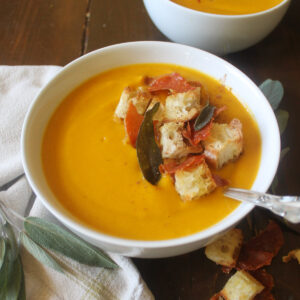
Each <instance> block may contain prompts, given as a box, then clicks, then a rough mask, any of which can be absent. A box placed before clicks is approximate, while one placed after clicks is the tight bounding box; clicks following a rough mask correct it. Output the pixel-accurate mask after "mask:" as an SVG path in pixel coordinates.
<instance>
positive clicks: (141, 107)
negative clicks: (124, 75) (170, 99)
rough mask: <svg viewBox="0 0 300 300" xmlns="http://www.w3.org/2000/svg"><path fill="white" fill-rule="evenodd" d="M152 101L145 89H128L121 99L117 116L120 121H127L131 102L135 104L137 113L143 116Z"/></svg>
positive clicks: (124, 91) (116, 112)
mask: <svg viewBox="0 0 300 300" xmlns="http://www.w3.org/2000/svg"><path fill="white" fill-rule="evenodd" d="M150 100H151V95H150V93H149V92H148V91H147V90H146V89H145V88H143V87H140V88H138V89H133V88H131V87H126V88H125V89H124V90H123V92H122V94H121V97H120V101H119V103H118V106H117V108H116V110H115V116H116V117H118V118H120V119H125V117H126V114H127V111H128V108H129V104H130V102H132V103H133V105H134V106H135V108H136V110H137V112H138V113H139V114H140V115H143V114H144V112H145V111H146V108H147V106H148V104H149V102H150Z"/></svg>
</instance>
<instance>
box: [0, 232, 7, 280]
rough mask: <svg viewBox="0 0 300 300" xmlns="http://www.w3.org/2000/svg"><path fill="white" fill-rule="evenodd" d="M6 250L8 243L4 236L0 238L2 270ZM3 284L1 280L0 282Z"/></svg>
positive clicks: (0, 265)
mask: <svg viewBox="0 0 300 300" xmlns="http://www.w3.org/2000/svg"><path fill="white" fill-rule="evenodd" d="M5 252H6V244H5V241H4V239H3V238H1V239H0V271H1V268H2V265H3V263H4V257H5ZM0 284H1V282H0Z"/></svg>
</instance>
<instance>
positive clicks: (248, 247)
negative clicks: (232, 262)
mask: <svg viewBox="0 0 300 300" xmlns="http://www.w3.org/2000/svg"><path fill="white" fill-rule="evenodd" d="M283 242H284V241H283V234H282V231H281V229H280V227H279V225H277V224H276V223H275V222H273V221H270V223H269V224H268V226H267V228H266V229H265V230H264V231H262V232H261V233H260V234H258V235H257V236H256V237H254V238H252V239H251V240H249V241H248V242H247V243H246V244H245V245H244V246H243V247H242V249H241V253H240V256H239V260H238V264H237V268H238V269H240V270H249V271H254V270H257V269H259V268H261V267H263V266H266V265H270V264H271V261H272V259H273V257H274V256H275V255H276V254H277V253H278V251H279V249H280V248H281V246H282V245H283Z"/></svg>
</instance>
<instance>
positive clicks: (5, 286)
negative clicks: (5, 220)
mask: <svg viewBox="0 0 300 300" xmlns="http://www.w3.org/2000/svg"><path fill="white" fill-rule="evenodd" d="M2 240H4V243H5V254H4V260H3V262H2V266H1V269H0V299H7V298H5V297H6V295H7V293H8V291H10V290H11V285H10V284H11V281H12V280H14V278H13V277H12V274H13V271H14V261H13V260H12V257H13V256H12V251H11V249H10V246H9V244H8V243H7V241H6V240H5V239H2ZM1 244H2V242H1ZM8 299H9V298H8Z"/></svg>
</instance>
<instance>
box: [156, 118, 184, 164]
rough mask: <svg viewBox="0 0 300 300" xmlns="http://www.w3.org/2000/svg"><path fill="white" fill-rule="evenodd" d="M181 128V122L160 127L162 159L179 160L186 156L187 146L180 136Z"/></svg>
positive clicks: (182, 124)
mask: <svg viewBox="0 0 300 300" xmlns="http://www.w3.org/2000/svg"><path fill="white" fill-rule="evenodd" d="M183 126H184V123H183V122H169V123H164V124H163V125H162V126H161V127H160V129H159V131H160V144H161V147H162V157H163V158H181V157H183V156H186V155H187V154H188V151H187V150H188V146H187V145H186V143H185V142H184V140H183V137H182V135H181V131H182V129H183Z"/></svg>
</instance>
